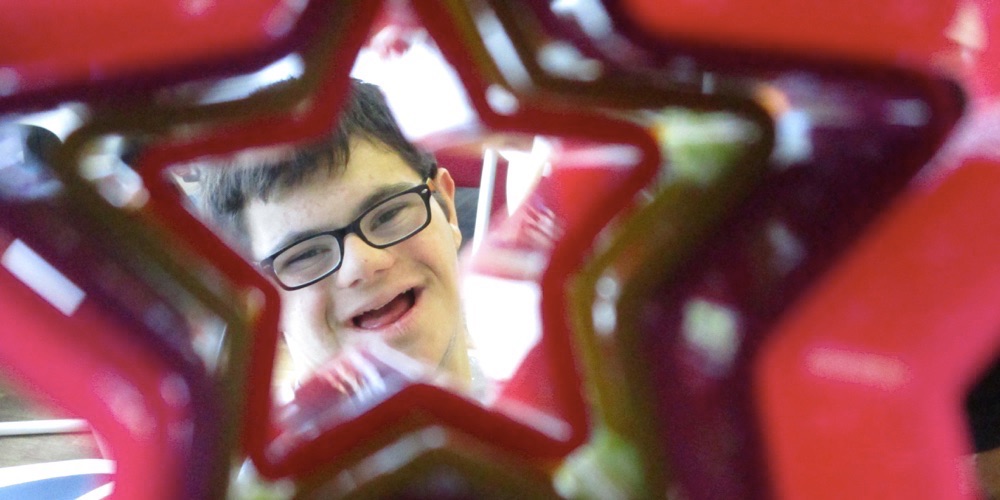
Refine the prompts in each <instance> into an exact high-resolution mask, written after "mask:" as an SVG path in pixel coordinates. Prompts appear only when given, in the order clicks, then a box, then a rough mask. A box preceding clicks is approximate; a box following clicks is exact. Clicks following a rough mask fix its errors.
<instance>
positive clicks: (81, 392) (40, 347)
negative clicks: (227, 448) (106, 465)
mask: <svg viewBox="0 0 1000 500" xmlns="http://www.w3.org/2000/svg"><path fill="white" fill-rule="evenodd" d="M6 243H9V241H7V242H6ZM6 247H7V245H4V248H5V249H6ZM0 302H2V303H3V304H4V307H2V308H0V325H3V327H2V328H0V336H2V341H0V364H2V366H3V367H4V371H5V374H9V375H10V376H11V377H12V378H13V380H14V381H15V382H17V383H20V384H22V386H23V387H24V388H26V389H30V390H31V391H33V392H37V393H39V394H44V395H46V396H48V397H49V398H50V399H51V400H53V401H55V402H57V404H59V405H61V406H62V409H64V410H65V411H67V412H69V413H70V414H72V415H78V416H80V417H84V418H86V419H87V420H88V422H89V423H90V425H91V426H92V428H93V429H94V431H95V432H96V433H97V434H98V435H99V436H101V438H102V439H103V440H104V441H105V442H106V443H107V445H108V447H109V448H110V452H111V457H110V458H113V459H114V460H115V461H116V463H117V469H116V472H115V496H116V498H164V499H165V498H178V497H179V496H181V495H182V492H183V491H184V490H183V489H182V488H183V487H184V484H185V481H184V477H185V476H184V473H183V470H184V467H185V459H186V457H188V456H189V455H188V454H189V453H191V452H192V451H193V448H194V446H195V444H194V443H192V442H190V441H189V439H190V434H186V433H185V432H184V431H185V429H190V425H191V418H192V413H193V411H194V410H193V408H191V407H190V406H189V401H187V400H185V399H184V398H176V397H174V396H176V392H173V391H172V388H173V389H174V390H176V389H183V388H178V387H177V384H178V382H182V380H183V379H182V378H180V375H178V374H177V373H176V372H172V371H171V370H169V369H168V368H167V367H166V366H165V365H164V363H163V362H162V361H161V360H160V359H159V354H158V353H157V352H155V351H151V350H150V349H148V346H146V345H143V344H142V343H141V342H139V341H138V339H134V338H132V339H130V338H129V337H130V335H129V332H126V331H122V328H121V326H120V325H119V324H116V322H115V321H114V320H112V319H111V317H110V315H109V314H108V311H106V310H102V309H101V308H99V307H97V306H96V305H95V304H93V303H90V302H88V301H87V300H86V299H84V302H83V303H82V304H81V306H80V307H79V308H78V309H77V310H76V311H75V312H74V313H73V314H72V315H71V316H66V315H64V314H63V313H61V312H59V311H58V310H56V309H55V308H54V307H53V306H52V305H50V304H49V303H47V302H45V301H44V300H43V299H42V298H41V297H39V296H38V295H36V294H35V293H34V292H32V291H31V290H30V289H28V288H27V287H25V286H24V285H23V284H22V283H21V282H20V281H18V280H17V278H15V277H14V276H13V275H12V274H10V273H9V272H8V271H7V270H6V269H0ZM26 354H30V355H26ZM40 360H44V362H40ZM185 438H186V439H185Z"/></svg>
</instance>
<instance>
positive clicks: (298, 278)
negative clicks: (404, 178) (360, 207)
mask: <svg viewBox="0 0 1000 500" xmlns="http://www.w3.org/2000/svg"><path fill="white" fill-rule="evenodd" d="M429 219H430V210H428V207H427V202H426V201H425V200H424V197H423V196H422V195H421V194H420V193H418V192H409V193H403V194H401V195H398V196H394V197H392V198H389V199H388V200H385V201H383V202H382V203H380V204H378V205H376V206H375V207H373V208H372V209H371V210H369V211H368V212H366V213H365V214H364V215H363V216H362V217H361V220H360V221H359V223H358V229H359V230H358V233H359V234H358V235H359V236H360V237H361V239H362V240H364V241H365V242H366V243H367V244H369V245H371V246H373V247H376V248H385V247H388V246H391V245H393V244H396V243H398V242H400V241H402V240H404V239H406V238H407V237H409V236H412V235H413V234H415V233H416V232H418V231H420V230H421V229H423V227H424V225H425V224H426V223H427V222H428V220H429ZM345 237H346V235H345ZM341 248H342V247H341V244H340V242H339V241H338V240H337V238H336V237H335V236H333V235H330V234H320V235H316V236H314V237H312V238H309V239H307V240H304V241H301V242H299V243H296V244H295V245H292V246H291V247H288V249H286V250H285V251H284V252H282V253H281V254H279V255H278V256H277V257H276V258H275V259H274V274H275V276H276V277H277V278H278V280H279V281H280V282H281V283H282V284H283V285H285V286H287V287H296V286H300V285H303V284H305V283H309V282H310V281H313V280H316V279H319V278H321V277H322V276H323V275H325V274H327V273H329V272H331V271H333V270H335V269H337V268H338V267H339V266H340V262H341V260H343V254H342V250H341Z"/></svg>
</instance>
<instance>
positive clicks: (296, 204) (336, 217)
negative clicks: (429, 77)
mask: <svg viewBox="0 0 1000 500" xmlns="http://www.w3.org/2000/svg"><path fill="white" fill-rule="evenodd" d="M421 180H422V179H421V177H420V174H419V173H417V171H416V170H415V169H414V168H413V167H411V166H410V165H409V164H407V163H406V162H405V161H404V160H403V159H402V158H401V157H400V156H399V155H398V154H397V153H395V152H394V151H392V150H391V149H389V148H388V147H385V146H383V145H381V144H372V143H370V142H368V141H365V140H362V139H355V140H352V141H351V153H350V160H349V161H348V163H347V165H346V166H345V167H344V168H342V169H327V168H319V169H317V170H316V171H315V172H314V173H312V174H310V175H309V176H307V177H306V178H305V179H304V180H303V181H302V182H301V183H300V184H299V185H297V186H294V187H289V188H284V189H281V190H279V191H278V192H276V193H274V194H273V195H272V196H270V197H269V198H268V199H267V201H264V200H260V199H254V200H251V201H250V202H249V203H248V204H247V206H246V209H245V219H246V228H247V232H248V236H249V239H250V243H251V249H252V251H253V255H254V258H255V259H260V258H262V257H264V256H266V255H268V254H269V253H270V252H271V251H273V250H274V249H275V246H277V245H278V243H280V242H281V241H282V240H283V239H285V238H286V237H287V236H288V235H290V234H294V233H301V232H303V231H316V232H319V231H325V230H330V229H336V228H338V227H342V226H344V225H346V224H347V223H349V222H350V221H351V220H353V219H354V217H355V216H356V215H357V214H356V212H357V211H358V208H359V205H360V204H361V203H362V201H363V200H364V199H365V198H366V197H367V196H368V195H369V194H371V193H373V192H375V191H377V190H379V189H380V188H383V187H384V186H388V185H393V184H399V183H410V184H414V185H415V184H417V183H418V182H420V181H421Z"/></svg>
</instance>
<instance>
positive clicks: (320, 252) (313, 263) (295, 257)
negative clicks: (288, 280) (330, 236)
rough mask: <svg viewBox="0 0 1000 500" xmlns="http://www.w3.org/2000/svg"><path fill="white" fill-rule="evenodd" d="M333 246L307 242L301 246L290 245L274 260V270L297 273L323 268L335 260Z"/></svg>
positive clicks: (283, 272)
mask: <svg viewBox="0 0 1000 500" xmlns="http://www.w3.org/2000/svg"><path fill="white" fill-rule="evenodd" d="M335 257H336V256H335V254H334V251H333V248H331V247H330V246H329V245H322V244H308V245H303V246H302V248H299V247H292V248H291V249H289V250H288V251H286V252H285V253H283V254H281V255H280V256H279V257H278V259H277V260H276V261H275V263H274V264H275V266H274V270H275V272H277V273H278V274H282V275H286V274H299V273H303V272H312V271H315V270H316V269H325V268H326V267H328V266H330V265H331V263H333V262H334V261H335Z"/></svg>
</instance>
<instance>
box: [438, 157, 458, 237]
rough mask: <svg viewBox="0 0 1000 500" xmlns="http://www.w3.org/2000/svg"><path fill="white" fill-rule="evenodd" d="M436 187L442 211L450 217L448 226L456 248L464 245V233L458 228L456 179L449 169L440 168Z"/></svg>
mask: <svg viewBox="0 0 1000 500" xmlns="http://www.w3.org/2000/svg"><path fill="white" fill-rule="evenodd" d="M434 185H435V186H436V187H437V193H438V195H439V196H436V197H435V198H437V199H438V201H440V202H441V209H442V210H444V213H445V216H447V217H448V224H451V230H452V232H453V233H454V236H455V247H456V248H457V247H458V246H460V245H461V244H462V231H460V230H459V228H458V211H456V210H455V179H452V177H451V173H449V172H448V169H446V168H443V167H438V171H437V177H435V178H434Z"/></svg>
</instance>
